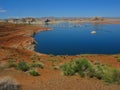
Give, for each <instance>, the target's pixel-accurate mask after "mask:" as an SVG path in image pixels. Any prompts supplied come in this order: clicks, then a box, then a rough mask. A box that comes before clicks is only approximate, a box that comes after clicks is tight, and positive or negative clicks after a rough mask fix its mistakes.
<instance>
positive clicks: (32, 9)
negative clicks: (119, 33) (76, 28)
mask: <svg viewBox="0 0 120 90" xmlns="http://www.w3.org/2000/svg"><path fill="white" fill-rule="evenodd" d="M26 16H33V17H46V16H56V17H91V16H103V17H120V0H0V18H8V17H26Z"/></svg>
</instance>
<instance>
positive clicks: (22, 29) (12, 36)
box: [0, 23, 50, 59]
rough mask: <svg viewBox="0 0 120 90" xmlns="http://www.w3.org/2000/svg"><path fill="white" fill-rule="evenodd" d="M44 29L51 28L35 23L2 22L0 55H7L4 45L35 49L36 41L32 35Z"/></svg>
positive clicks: (0, 24)
mask: <svg viewBox="0 0 120 90" xmlns="http://www.w3.org/2000/svg"><path fill="white" fill-rule="evenodd" d="M44 30H50V28H46V27H40V26H34V25H24V24H11V23H0V55H2V56H3V55H5V52H4V50H3V49H1V48H2V47H4V48H14V49H21V50H28V51H34V46H35V44H36V41H35V40H34V38H33V37H32V36H33V35H34V34H35V33H37V32H40V31H44ZM5 56H6V55H5ZM0 59H2V58H0Z"/></svg>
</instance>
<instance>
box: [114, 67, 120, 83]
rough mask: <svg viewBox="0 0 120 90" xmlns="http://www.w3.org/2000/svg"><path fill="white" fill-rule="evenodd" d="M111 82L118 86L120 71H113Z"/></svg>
mask: <svg viewBox="0 0 120 90" xmlns="http://www.w3.org/2000/svg"><path fill="white" fill-rule="evenodd" d="M113 82H115V83H116V84H120V69H113Z"/></svg>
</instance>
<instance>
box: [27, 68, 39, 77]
mask: <svg viewBox="0 0 120 90" xmlns="http://www.w3.org/2000/svg"><path fill="white" fill-rule="evenodd" d="M29 74H30V75H32V76H39V75H40V74H39V73H38V72H37V71H36V70H34V69H33V70H30V71H29Z"/></svg>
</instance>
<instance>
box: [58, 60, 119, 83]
mask: <svg viewBox="0 0 120 90" xmlns="http://www.w3.org/2000/svg"><path fill="white" fill-rule="evenodd" d="M60 69H61V71H62V73H63V75H66V76H71V75H75V74H78V75H80V76H81V77H85V76H87V77H90V78H93V77H96V78H97V79H100V80H104V81H106V82H108V83H116V84H120V69H116V68H112V67H109V66H108V65H101V64H99V63H98V64H95V65H94V64H92V63H90V62H89V61H88V60H86V59H74V60H72V61H70V62H67V63H65V64H63V65H61V66H60Z"/></svg>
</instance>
